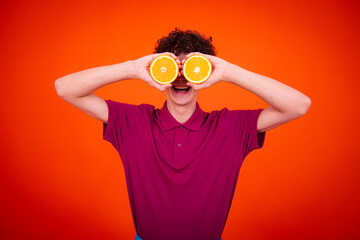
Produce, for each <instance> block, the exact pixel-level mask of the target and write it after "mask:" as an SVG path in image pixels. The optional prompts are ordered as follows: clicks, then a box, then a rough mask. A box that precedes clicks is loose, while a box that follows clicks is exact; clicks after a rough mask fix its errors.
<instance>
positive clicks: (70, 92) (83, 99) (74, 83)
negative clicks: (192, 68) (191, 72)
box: [54, 53, 180, 123]
mask: <svg viewBox="0 0 360 240" xmlns="http://www.w3.org/2000/svg"><path fill="white" fill-rule="evenodd" d="M162 54H168V55H170V56H172V57H173V58H175V59H176V56H175V55H174V54H172V53H162ZM158 55H160V54H152V55H148V56H145V57H142V58H139V59H136V60H133V61H126V62H123V63H117V64H113V65H107V66H101V67H95V68H90V69H86V70H82V71H79V72H75V73H71V74H68V75H66V76H64V77H60V78H58V79H56V80H55V83H54V84H55V90H56V92H57V94H58V95H59V96H60V97H61V98H62V99H63V100H65V101H67V102H69V103H70V104H72V105H74V106H75V107H77V108H79V109H80V110H82V111H83V112H85V113H87V114H89V115H90V116H92V117H94V118H96V119H98V120H100V121H102V122H104V123H107V121H108V112H109V109H108V107H107V104H106V102H105V100H104V99H102V98H100V97H98V96H96V95H95V94H93V92H94V91H95V90H97V89H99V88H101V87H103V86H105V85H108V84H111V83H115V82H118V81H122V80H125V79H134V78H136V79H141V80H143V81H144V82H146V83H148V84H149V85H150V86H152V87H155V88H157V89H158V90H160V91H165V90H166V89H167V88H168V87H171V84H167V85H160V84H158V83H156V82H155V81H153V80H152V78H151V76H150V73H149V66H150V63H151V62H152V60H153V59H154V58H156V57H157V56H158ZM177 62H178V64H180V60H178V59H177Z"/></svg>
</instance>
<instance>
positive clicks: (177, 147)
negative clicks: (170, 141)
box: [174, 126, 186, 162]
mask: <svg viewBox="0 0 360 240" xmlns="http://www.w3.org/2000/svg"><path fill="white" fill-rule="evenodd" d="M185 135H186V129H185V128H184V127H183V126H179V127H177V128H176V131H175V141H174V161H177V162H180V161H182V160H183V155H184V146H185V145H184V140H185Z"/></svg>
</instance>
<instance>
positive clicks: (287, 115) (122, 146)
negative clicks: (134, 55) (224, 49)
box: [55, 29, 311, 240]
mask: <svg viewBox="0 0 360 240" xmlns="http://www.w3.org/2000/svg"><path fill="white" fill-rule="evenodd" d="M155 52H156V54H152V55H148V56H145V57H142V58H139V59H137V60H134V61H127V62H124V63H119V64H114V65H109V66H102V67H96V68H92V69H87V70H83V71H80V72H77V73H72V74H69V75H67V76H64V77H62V78H59V79H57V80H56V81H55V87H56V91H57V93H58V95H59V96H60V97H61V98H63V99H64V100H65V101H67V102H69V103H71V104H72V105H74V106H75V107H77V108H79V109H80V110H82V111H84V112H86V113H87V114H89V115H90V116H92V117H94V118H96V119H98V120H100V121H102V122H103V125H104V131H103V137H104V139H105V140H107V141H109V142H110V143H112V144H113V146H114V147H115V148H116V149H117V151H118V152H119V154H120V157H121V160H122V162H123V166H124V169H125V175H126V183H127V188H128V194H129V201H130V206H131V211H132V216H133V220H134V225H135V229H136V233H137V234H136V238H135V239H143V240H169V239H172V240H192V239H194V240H195V239H197V240H218V239H221V234H222V232H223V229H224V226H225V222H226V219H227V216H228V213H229V210H230V206H231V201H232V198H233V195H234V191H235V187H236V182H237V178H238V174H239V171H240V167H241V164H242V162H243V160H244V158H245V157H246V156H247V154H249V153H250V152H251V151H252V150H254V149H257V148H261V147H262V146H263V143H264V138H265V131H267V130H269V129H272V128H275V127H277V126H280V125H282V124H284V123H286V122H289V121H291V120H293V119H296V118H298V117H300V116H302V115H304V114H305V113H306V112H307V110H308V108H309V107H310V104H311V101H310V99H309V98H308V97H307V96H305V95H304V94H302V93H300V92H298V91H297V90H295V89H293V88H291V87H288V86H286V85H284V84H282V83H280V82H278V81H276V80H273V79H271V78H268V77H265V76H261V75H258V74H256V73H253V72H250V71H247V70H245V69H243V68H241V67H239V66H236V65H234V64H231V63H229V62H227V61H225V60H223V59H220V58H218V57H215V48H214V47H213V45H212V42H211V38H209V39H207V38H205V37H203V36H201V35H200V34H199V33H198V32H195V31H194V32H193V31H185V32H184V31H181V30H178V29H175V31H173V32H171V33H170V34H169V35H168V36H166V37H163V38H162V39H160V40H159V41H158V43H157V46H156V50H155ZM194 52H198V53H201V54H203V55H205V56H206V57H208V58H209V60H210V62H211V64H212V66H213V72H212V74H211V76H210V78H209V79H208V80H207V81H206V82H204V83H202V84H198V85H196V84H191V83H189V82H187V81H186V80H185V78H184V77H183V76H182V66H183V64H184V61H185V60H186V58H188V57H189V56H191V55H192V54H194ZM161 53H162V54H164V53H165V54H169V55H170V56H172V57H174V58H175V59H176V61H177V62H178V64H179V65H180V72H179V76H178V78H177V79H176V80H175V81H174V82H173V83H171V84H168V85H160V84H158V83H156V82H155V81H153V79H152V78H151V77H150V74H149V66H150V63H151V61H152V60H153V59H154V58H155V57H157V56H158V55H160V54H161ZM124 79H141V80H143V81H145V82H147V83H148V84H149V85H151V86H153V87H155V88H157V89H159V90H161V91H166V94H167V100H166V101H165V103H164V105H163V107H162V108H161V109H155V107H154V106H151V105H147V104H141V105H131V104H126V103H119V102H114V101H111V100H106V101H105V100H103V99H101V98H100V97H98V96H96V95H94V94H93V93H92V92H94V91H95V90H96V89H98V88H100V87H102V86H105V85H107V84H111V83H114V82H118V81H121V80H124ZM219 81H226V82H229V83H232V84H234V85H235V86H238V87H242V88H244V89H246V90H248V91H250V92H252V93H254V94H256V95H257V96H259V97H260V98H262V99H263V100H264V101H265V102H267V103H268V104H269V105H270V106H269V107H267V108H266V109H257V110H231V111H230V110H228V109H226V108H225V109H222V110H220V111H213V112H211V113H207V112H203V111H202V110H201V108H200V106H199V104H198V103H197V100H196V99H197V94H198V91H199V90H200V89H203V88H207V87H210V86H211V85H213V84H215V83H217V82H219Z"/></svg>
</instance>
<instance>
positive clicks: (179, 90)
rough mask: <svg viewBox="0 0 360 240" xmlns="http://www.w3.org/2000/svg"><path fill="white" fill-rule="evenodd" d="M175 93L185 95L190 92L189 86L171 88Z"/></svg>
mask: <svg viewBox="0 0 360 240" xmlns="http://www.w3.org/2000/svg"><path fill="white" fill-rule="evenodd" d="M172 88H173V89H174V90H175V92H178V93H186V92H188V91H189V90H190V86H172Z"/></svg>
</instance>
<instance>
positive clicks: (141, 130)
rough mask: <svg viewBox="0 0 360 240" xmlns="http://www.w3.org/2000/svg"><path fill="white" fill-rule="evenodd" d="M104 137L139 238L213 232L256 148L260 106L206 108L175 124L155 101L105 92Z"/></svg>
mask: <svg viewBox="0 0 360 240" xmlns="http://www.w3.org/2000/svg"><path fill="white" fill-rule="evenodd" d="M106 103H107V104H108V107H109V120H108V123H107V124H104V129H103V130H104V131H103V138H104V139H105V140H107V141H109V142H110V143H111V144H112V145H113V146H114V147H115V148H116V149H117V151H118V152H119V154H120V157H121V160H122V163H123V166H124V171H125V176H126V184H127V189H128V195H129V201H130V206H131V212H132V216H133V220H134V225H135V229H136V232H137V234H138V235H139V236H140V237H141V238H142V239H144V240H169V239H172V240H184V239H189V240H192V239H198V240H201V239H203V240H218V239H220V237H221V234H222V232H223V229H224V227H225V222H226V219H227V216H228V213H229V210H230V206H231V201H232V198H233V195H234V191H235V187H236V182H237V178H238V175H239V171H240V166H241V164H242V162H243V160H244V158H245V156H246V155H247V154H249V153H250V152H251V151H252V150H254V149H257V148H261V147H262V146H263V143H264V138H265V133H257V119H258V116H259V114H260V112H261V111H262V110H263V109H257V110H228V109H227V108H224V109H222V110H220V111H212V112H211V113H207V112H203V111H202V110H201V108H200V107H199V104H198V103H197V107H196V110H195V112H194V113H193V115H192V116H191V117H190V119H189V120H188V121H187V122H186V123H184V124H180V123H179V122H177V121H176V120H175V119H174V118H173V117H172V115H171V114H170V113H169V111H168V110H167V107H166V102H165V104H164V106H163V107H162V108H161V109H155V107H154V106H151V105H147V104H141V105H131V104H125V103H119V102H114V101H111V100H106Z"/></svg>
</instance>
